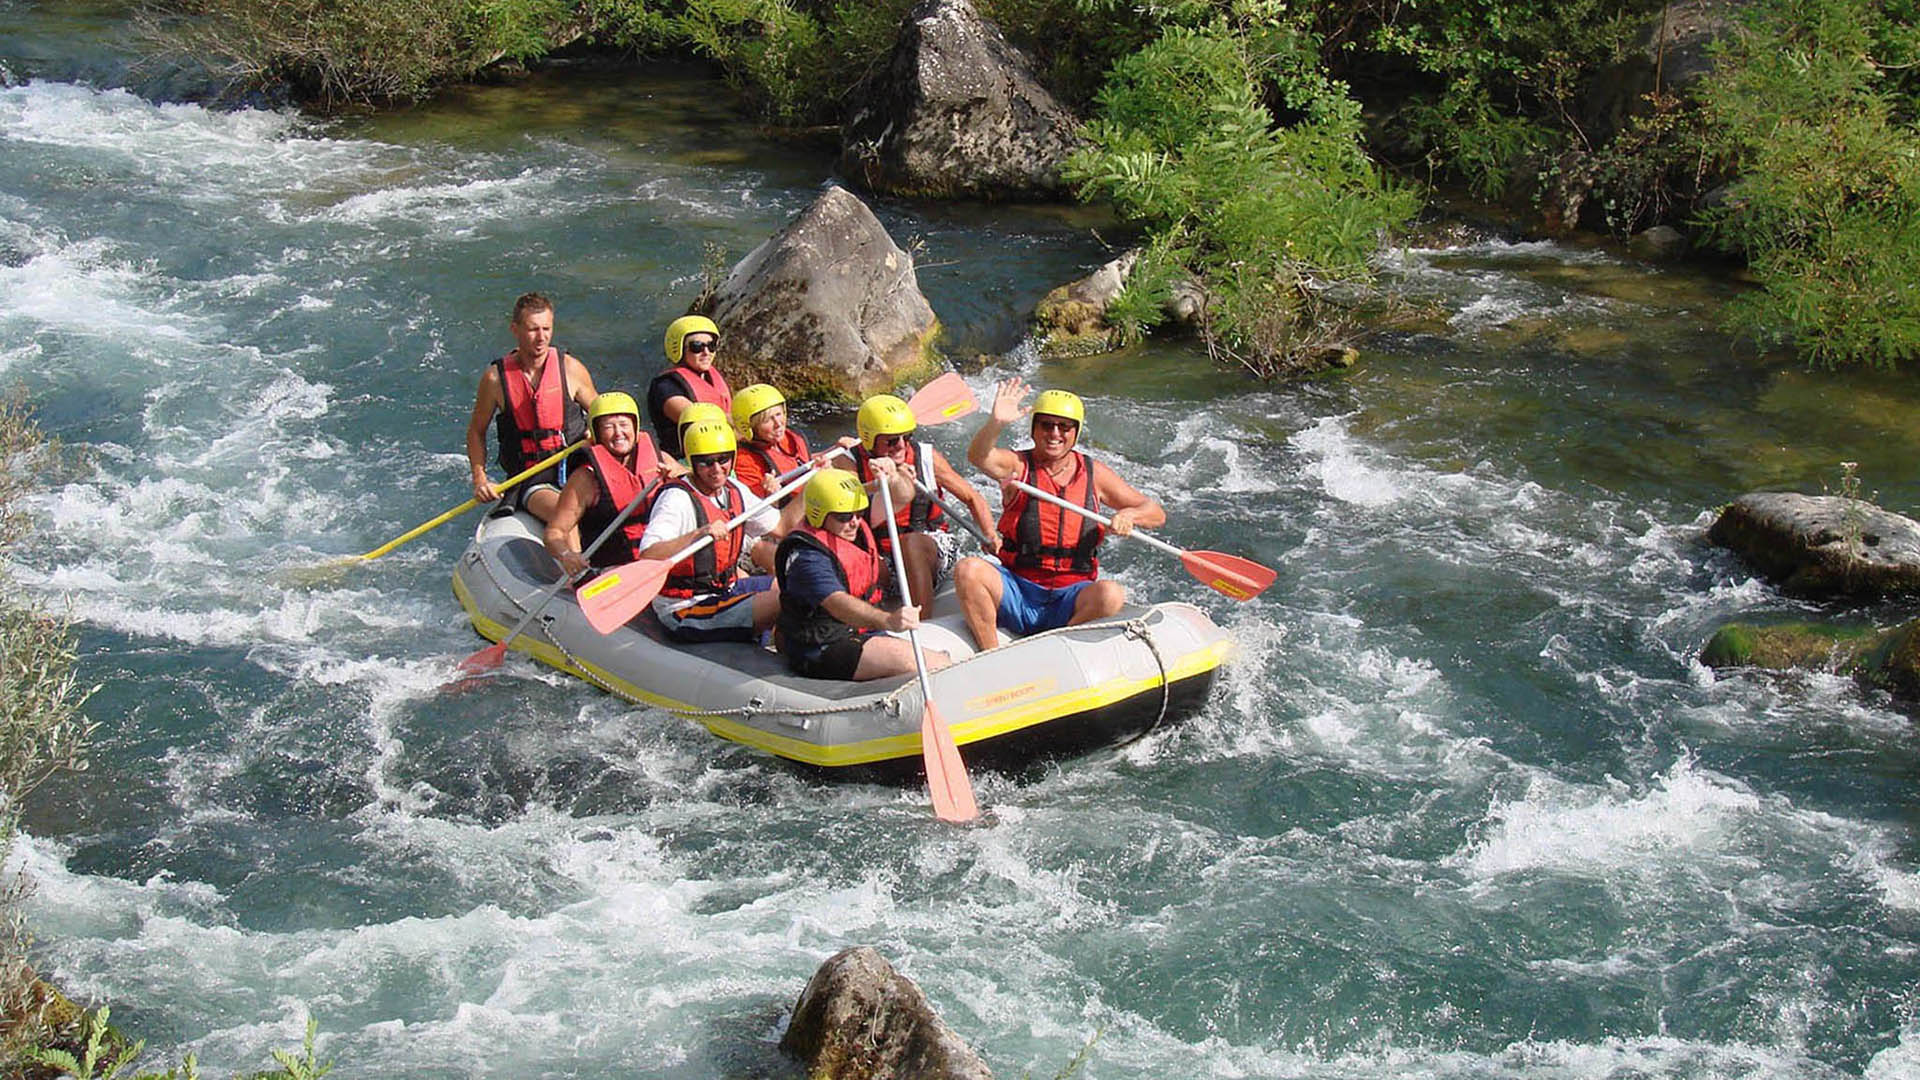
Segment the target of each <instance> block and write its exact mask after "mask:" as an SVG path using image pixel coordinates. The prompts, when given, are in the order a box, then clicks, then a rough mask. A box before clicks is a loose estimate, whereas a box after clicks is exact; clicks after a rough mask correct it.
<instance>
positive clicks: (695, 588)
mask: <svg viewBox="0 0 1920 1080" xmlns="http://www.w3.org/2000/svg"><path fill="white" fill-rule="evenodd" d="M727 484H728V486H729V487H731V488H732V489H733V495H734V498H736V499H739V500H741V502H740V504H739V505H738V506H736V507H735V508H734V509H733V510H731V511H729V510H728V509H727V508H726V507H724V506H721V505H720V504H719V503H718V502H715V501H714V500H713V499H711V498H708V497H707V496H705V495H702V494H701V493H700V489H698V488H696V487H694V486H693V484H692V483H690V482H689V481H687V480H685V479H680V480H674V481H670V482H669V483H666V484H663V485H661V488H660V491H659V493H658V494H656V495H654V497H653V498H654V502H656V503H657V502H659V501H660V496H661V495H664V494H666V492H667V489H668V488H679V489H680V490H682V491H684V492H686V493H687V494H688V495H689V496H691V497H692V498H693V513H694V516H695V517H696V518H698V519H699V521H700V528H702V529H705V528H706V527H707V526H709V525H711V524H713V523H714V522H716V521H728V520H731V519H732V518H733V516H734V515H735V514H737V513H739V512H740V511H741V510H744V509H746V508H747V507H748V506H750V505H752V504H753V502H754V498H753V496H752V495H750V494H748V493H747V490H746V489H745V488H743V487H741V486H740V482H739V481H738V480H735V479H734V478H733V477H731V476H729V477H727ZM746 528H747V523H746V522H744V521H743V522H741V523H740V524H738V525H735V526H734V527H733V528H732V529H731V530H730V531H728V533H727V536H726V539H724V540H715V541H714V542H713V543H711V544H708V545H707V546H705V547H703V548H701V549H700V550H699V551H696V552H694V553H693V555H692V556H691V557H689V558H685V559H681V560H680V561H679V562H677V563H674V564H673V568H672V569H671V570H668V571H667V582H666V584H664V585H662V586H661V587H660V595H661V596H672V597H676V598H680V599H685V598H687V597H692V596H705V595H707V594H708V593H716V592H720V591H722V590H723V589H725V588H726V587H727V586H729V585H731V584H733V572H734V564H736V563H738V562H739V561H740V544H741V541H742V540H743V539H744V537H745V535H746Z"/></svg>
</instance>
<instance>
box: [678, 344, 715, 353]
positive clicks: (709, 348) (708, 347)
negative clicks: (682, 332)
mask: <svg viewBox="0 0 1920 1080" xmlns="http://www.w3.org/2000/svg"><path fill="white" fill-rule="evenodd" d="M719 347H720V345H719V343H718V342H713V341H689V342H687V344H686V351H688V352H691V353H702V352H713V351H714V350H715V349H718V348H719Z"/></svg>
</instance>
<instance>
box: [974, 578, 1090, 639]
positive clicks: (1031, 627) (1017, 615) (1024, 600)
mask: <svg viewBox="0 0 1920 1080" xmlns="http://www.w3.org/2000/svg"><path fill="white" fill-rule="evenodd" d="M994 565H995V566H996V567H999V569H1000V582H1001V585H1002V586H1003V588H1002V589H1001V591H1000V611H999V613H998V615H997V617H996V619H995V621H996V622H998V623H999V624H1000V625H1001V626H1003V627H1006V628H1007V629H1008V630H1011V631H1013V632H1014V633H1016V634H1020V635H1023V636H1024V635H1026V634H1037V633H1039V632H1040V631H1042V630H1052V629H1055V628H1056V627H1061V626H1065V625H1067V624H1068V623H1070V622H1072V621H1073V604H1074V601H1075V600H1076V599H1077V598H1078V597H1079V595H1080V590H1081V589H1084V588H1086V587H1087V586H1088V585H1091V584H1092V582H1089V581H1080V582H1075V583H1074V584H1072V585H1068V586H1065V587H1064V588H1059V589H1049V588H1047V587H1046V586H1045V585H1035V584H1034V583H1033V582H1031V581H1028V580H1027V579H1026V578H1023V577H1021V576H1020V575H1018V574H1016V573H1014V572H1013V571H1011V570H1009V569H1007V566H1006V564H1005V563H1002V562H997V561H996V562H994Z"/></svg>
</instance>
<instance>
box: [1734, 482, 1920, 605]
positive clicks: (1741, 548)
mask: <svg viewBox="0 0 1920 1080" xmlns="http://www.w3.org/2000/svg"><path fill="white" fill-rule="evenodd" d="M1707 539H1708V540H1710V541H1712V542H1713V543H1715V544H1718V545H1720V546H1721V547H1724V548H1730V549H1732V550H1733V551H1734V552H1735V553H1736V554H1738V555H1739V556H1740V557H1741V558H1742V559H1743V560H1745V561H1746V563H1747V564H1748V565H1750V566H1752V567H1753V568H1754V569H1755V570H1756V571H1758V572H1759V573H1760V575H1761V576H1762V577H1765V578H1767V579H1769V580H1771V581H1774V582H1776V583H1778V584H1779V586H1780V587H1781V589H1782V590H1784V591H1786V592H1789V593H1792V594H1794V595H1797V596H1809V597H1820V596H1882V595H1912V594H1920V523H1916V522H1914V521H1913V520H1912V519H1911V518H1907V517H1902V516H1901V515H1899V514H1895V513H1892V512H1890V511H1887V510H1882V509H1881V508H1879V507H1877V506H1875V505H1873V504H1872V503H1869V502H1863V501H1861V500H1859V499H1848V498H1842V497H1840V496H1837V495H1796V494H1791V493H1785V492H1756V493H1753V494H1748V495H1742V496H1740V497H1739V498H1738V499H1735V500H1734V501H1733V502H1732V503H1731V504H1729V505H1728V506H1727V508H1726V509H1725V510H1723V511H1721V513H1720V517H1719V519H1718V520H1716V521H1715V522H1714V523H1713V527H1712V528H1711V529H1709V530H1708V531H1707Z"/></svg>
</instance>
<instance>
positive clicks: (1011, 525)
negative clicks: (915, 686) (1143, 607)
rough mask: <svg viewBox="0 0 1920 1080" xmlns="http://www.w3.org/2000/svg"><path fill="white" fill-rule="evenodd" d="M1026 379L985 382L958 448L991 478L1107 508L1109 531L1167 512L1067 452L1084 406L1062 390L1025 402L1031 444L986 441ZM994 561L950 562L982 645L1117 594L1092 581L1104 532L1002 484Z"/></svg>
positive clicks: (1009, 414)
mask: <svg viewBox="0 0 1920 1080" xmlns="http://www.w3.org/2000/svg"><path fill="white" fill-rule="evenodd" d="M1027 390H1028V387H1027V385H1026V383H1024V382H1022V381H1021V380H1020V379H1019V378H1018V377H1017V376H1016V377H1014V378H1011V379H1008V380H1007V381H1005V382H1003V383H1001V384H1000V385H999V386H998V387H997V388H996V390H995V393H994V398H993V414H992V415H991V416H990V417H989V418H988V419H987V422H986V423H985V424H983V425H982V426H981V428H980V430H979V431H977V432H975V433H974V436H973V442H972V443H971V444H970V445H969V446H968V447H967V460H968V461H971V462H973V464H974V465H975V466H976V467H977V468H979V469H980V471H981V472H984V473H986V474H987V475H988V476H991V477H993V478H994V479H995V480H999V481H1003V482H1004V481H1007V480H1020V481H1023V482H1025V483H1028V484H1032V485H1033V486H1034V487H1037V488H1039V489H1040V490H1042V491H1045V492H1047V493H1048V494H1050V495H1058V496H1059V497H1061V498H1063V499H1065V500H1067V501H1068V502H1071V503H1073V504H1075V505H1076V506H1084V507H1086V508H1087V509H1089V510H1098V509H1099V508H1100V507H1101V506H1102V505H1103V504H1104V505H1106V506H1110V507H1112V508H1113V513H1112V514H1111V515H1110V516H1111V517H1112V519H1113V531H1114V532H1115V533H1117V534H1119V535H1121V536H1125V535H1127V534H1128V533H1130V532H1132V531H1133V530H1134V528H1135V527H1136V526H1139V527H1143V528H1149V529H1151V528H1155V527H1157V526H1160V525H1163V524H1165V523H1166V520H1167V512H1166V510H1165V509H1164V508H1163V507H1161V505H1160V504H1159V503H1158V502H1156V501H1154V500H1153V499H1149V498H1147V497H1146V496H1145V495H1142V494H1140V493H1139V492H1138V491H1135V490H1134V489H1133V486H1132V485H1130V484H1128V483H1127V482H1126V481H1125V480H1122V479H1120V477H1119V476H1118V475H1117V474H1115V473H1114V471H1113V470H1112V469H1109V468H1107V467H1106V466H1105V465H1103V464H1101V463H1100V462H1097V461H1095V460H1093V459H1092V458H1091V457H1088V456H1087V455H1086V454H1083V453H1081V452H1080V451H1078V450H1076V449H1075V447H1076V446H1078V445H1079V442H1080V429H1081V425H1082V424H1084V423H1085V421H1086V407H1085V406H1084V405H1083V404H1082V403H1081V401H1080V399H1079V397H1077V396H1075V395H1073V394H1070V393H1068V392H1067V391H1065V390H1046V391H1042V392H1041V394H1040V396H1039V397H1036V398H1034V401H1033V425H1032V432H1033V447H1032V448H1031V449H1028V450H1019V451H1014V450H1002V449H1000V448H999V447H998V446H995V445H994V444H995V443H996V442H997V441H998V440H999V438H1000V432H1001V430H1002V429H1003V428H1005V427H1006V426H1007V425H1008V424H1011V423H1013V422H1014V421H1016V420H1018V419H1020V415H1021V413H1022V412H1023V410H1022V409H1021V407H1020V403H1021V401H1023V400H1024V399H1025V398H1026V396H1027ZM1002 491H1003V494H1002V497H1001V500H1000V501H1001V506H1002V510H1001V513H1000V525H999V530H998V531H999V534H1000V552H999V554H1000V561H999V562H998V563H990V562H988V561H987V560H985V559H980V558H966V559H962V560H960V564H959V565H958V566H956V567H954V570H953V579H954V586H955V592H956V594H957V595H958V597H959V599H960V609H961V611H962V612H963V613H964V614H965V616H966V619H967V629H968V630H970V631H972V632H973V640H974V642H975V643H976V644H978V645H979V646H980V648H981V649H982V650H983V651H984V650H986V649H991V648H993V647H994V646H995V645H998V644H999V643H1000V636H999V634H998V632H997V631H996V630H995V627H996V626H1004V627H1006V628H1007V629H1009V630H1011V631H1013V632H1014V633H1016V634H1033V633H1038V632H1039V631H1042V630H1052V629H1054V628H1055V627H1060V626H1071V625H1074V624H1077V623H1083V622H1088V621H1090V620H1092V619H1101V618H1105V617H1106V616H1108V615H1112V614H1113V613H1114V612H1117V611H1119V610H1120V608H1121V606H1122V605H1124V604H1125V603H1126V602H1127V590H1126V588H1125V586H1123V585H1121V584H1120V583H1119V582H1117V581H1101V580H1098V579H1099V576H1100V560H1099V559H1098V558H1097V557H1096V556H1095V554H1094V552H1095V550H1096V549H1097V548H1098V547H1099V546H1100V540H1101V538H1102V536H1104V535H1105V533H1106V530H1105V529H1103V528H1102V527H1101V526H1099V525H1097V524H1095V523H1094V522H1093V521H1092V520H1090V519H1088V518H1085V517H1082V516H1081V515H1079V514H1076V513H1074V512H1072V511H1071V510H1064V509H1062V508H1060V507H1058V506H1054V505H1053V504H1052V503H1048V502H1043V501H1042V500H1040V499H1036V498H1033V497H1031V496H1029V495H1028V494H1027V493H1026V492H1024V491H1021V490H1019V489H1018V488H1014V487H1012V486H1009V485H1005V484H1004V483H1003V487H1002Z"/></svg>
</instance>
